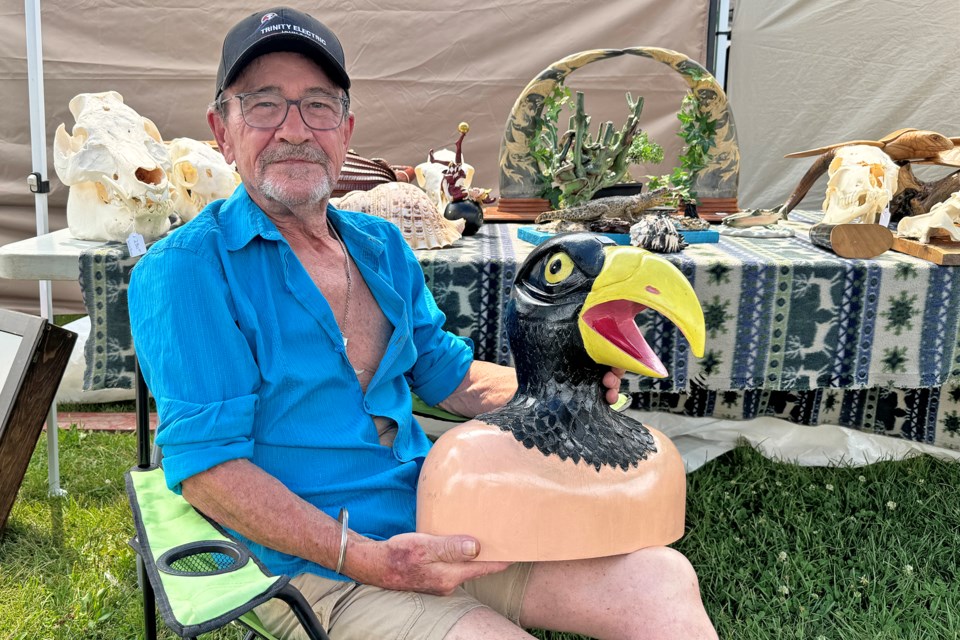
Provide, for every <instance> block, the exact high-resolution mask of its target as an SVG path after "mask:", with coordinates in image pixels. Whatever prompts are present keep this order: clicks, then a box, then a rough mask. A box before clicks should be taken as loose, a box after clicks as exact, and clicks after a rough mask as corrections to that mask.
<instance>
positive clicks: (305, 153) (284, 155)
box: [260, 147, 330, 165]
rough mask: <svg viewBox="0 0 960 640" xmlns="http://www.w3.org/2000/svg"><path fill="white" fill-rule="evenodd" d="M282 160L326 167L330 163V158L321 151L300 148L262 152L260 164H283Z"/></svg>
mask: <svg viewBox="0 0 960 640" xmlns="http://www.w3.org/2000/svg"><path fill="white" fill-rule="evenodd" d="M284 160H305V161H307V162H315V163H317V164H323V165H326V164H327V163H329V162H330V156H328V155H327V154H326V153H324V152H323V150H321V149H304V148H300V147H293V148H289V147H288V148H278V149H272V150H269V151H264V152H263V154H262V155H261V156H260V162H261V164H270V163H272V162H283V161H284Z"/></svg>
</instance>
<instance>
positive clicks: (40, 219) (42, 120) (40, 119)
mask: <svg viewBox="0 0 960 640" xmlns="http://www.w3.org/2000/svg"><path fill="white" fill-rule="evenodd" d="M25 10H26V17H27V84H28V90H29V95H30V141H31V148H32V150H33V173H31V174H30V176H29V177H28V178H27V184H28V185H29V187H30V190H31V191H32V192H33V193H34V196H35V197H34V202H35V204H36V209H37V235H38V236H42V235H44V234H46V233H49V232H50V225H49V220H48V217H47V193H48V192H49V191H50V183H49V181H48V180H47V134H46V126H47V123H46V117H45V113H46V109H45V106H44V103H43V51H42V49H41V42H42V40H41V38H40V0H25ZM40 315H41V316H42V317H43V318H45V319H46V320H47V321H48V322H53V289H52V287H51V283H50V281H49V280H41V281H40ZM47 487H48V491H49V494H50V495H51V496H63V495H65V494H66V492H65V491H64V490H63V489H61V488H60V453H59V448H58V444H57V405H56V401H54V403H53V404H52V405H50V412H49V413H48V414H47Z"/></svg>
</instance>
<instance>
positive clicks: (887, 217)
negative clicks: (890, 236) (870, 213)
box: [878, 205, 890, 227]
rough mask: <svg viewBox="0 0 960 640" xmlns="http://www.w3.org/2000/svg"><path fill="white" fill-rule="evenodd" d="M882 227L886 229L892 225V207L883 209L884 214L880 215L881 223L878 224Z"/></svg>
mask: <svg viewBox="0 0 960 640" xmlns="http://www.w3.org/2000/svg"><path fill="white" fill-rule="evenodd" d="M878 224H879V225H880V226H881V227H886V226H888V225H889V224H890V206H889V205H888V206H886V207H884V208H883V212H882V213H881V214H880V222H879V223H878Z"/></svg>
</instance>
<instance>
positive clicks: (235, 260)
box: [128, 185, 473, 577]
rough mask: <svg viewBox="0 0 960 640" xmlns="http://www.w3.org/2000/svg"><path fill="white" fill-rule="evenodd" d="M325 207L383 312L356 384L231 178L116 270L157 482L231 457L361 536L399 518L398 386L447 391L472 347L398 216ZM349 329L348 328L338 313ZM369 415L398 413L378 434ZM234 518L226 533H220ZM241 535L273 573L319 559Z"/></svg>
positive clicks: (315, 298) (410, 479) (407, 505)
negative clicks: (149, 407) (121, 277)
mask: <svg viewBox="0 0 960 640" xmlns="http://www.w3.org/2000/svg"><path fill="white" fill-rule="evenodd" d="M327 215H328V216H329V218H330V220H331V222H332V223H333V225H334V226H335V227H336V229H337V231H338V232H339V233H340V236H341V237H342V238H343V240H344V242H345V243H346V246H347V248H348V250H349V252H350V254H351V256H352V257H353V259H354V262H355V263H356V265H357V267H358V268H359V270H360V273H361V274H362V275H363V278H364V280H365V281H366V283H367V286H368V288H369V289H370V292H371V293H372V294H373V297H374V298H375V299H376V301H377V302H378V303H379V305H380V307H381V309H382V310H383V313H384V315H385V316H386V318H387V320H388V322H389V323H390V325H391V326H392V327H393V332H392V335H391V336H390V339H389V342H388V345H387V349H386V352H385V353H384V356H383V359H382V361H381V363H380V366H379V367H378V369H377V371H376V373H375V374H374V376H373V379H372V380H371V381H370V383H369V385H368V387H367V391H366V393H365V394H364V393H363V391H362V389H361V387H360V383H359V381H358V380H357V377H356V375H355V374H354V373H353V369H352V367H351V365H350V362H349V360H348V359H347V357H346V353H345V348H344V345H343V339H342V337H341V336H340V332H339V329H338V327H337V324H336V320H335V319H334V315H333V312H332V310H331V309H330V306H329V305H328V304H327V301H326V299H325V298H324V297H323V295H322V293H321V292H320V290H319V289H318V288H317V286H316V285H315V284H314V283H313V281H312V280H311V278H310V276H309V275H308V274H307V272H306V270H305V269H304V267H303V266H302V265H301V263H300V261H299V260H298V259H297V257H296V255H295V254H294V252H293V250H292V249H291V247H290V245H289V244H288V243H287V241H286V240H285V239H284V238H283V236H282V235H281V234H280V232H279V231H278V230H277V228H276V226H274V224H273V223H272V222H271V221H270V219H269V218H268V217H267V216H266V215H265V214H264V213H263V212H262V211H261V210H260V208H259V207H257V206H256V204H255V203H254V202H253V201H252V200H251V199H250V197H249V196H248V195H247V193H246V190H245V189H244V187H243V186H242V185H241V186H240V187H238V188H237V191H236V192H235V193H234V194H233V196H231V197H230V198H229V199H228V200H225V201H223V200H221V201H217V202H215V203H213V204H211V205H210V206H208V207H207V208H206V209H205V210H204V211H203V212H202V213H201V214H200V215H199V216H197V218H195V219H194V220H192V221H191V222H189V223H188V224H186V225H184V226H183V227H182V228H180V229H177V230H176V231H174V232H173V233H171V234H170V235H169V236H167V237H166V238H163V239H161V240H160V241H158V242H157V243H155V244H154V245H153V246H152V247H151V248H150V250H149V252H148V253H147V254H146V255H145V256H144V257H143V258H141V260H140V262H139V263H138V264H137V266H136V268H135V269H134V270H133V273H132V275H131V282H130V289H129V294H128V295H129V307H130V318H131V327H132V330H133V336H134V343H135V346H136V349H137V354H138V357H139V358H140V362H141V365H142V368H143V373H144V376H145V378H146V380H147V384H148V386H149V387H150V390H151V392H152V394H153V396H154V397H155V398H156V401H157V408H158V412H159V416H160V427H159V430H158V435H157V444H158V445H159V446H161V447H162V449H163V453H164V462H163V464H164V468H165V472H166V477H167V481H168V484H169V485H170V488H171V489H173V490H174V491H179V490H180V486H181V483H182V481H183V480H184V479H185V478H188V477H190V476H192V475H195V474H197V473H200V472H202V471H205V470H207V469H209V468H211V467H213V466H215V465H217V464H220V463H222V462H225V461H227V460H233V459H238V458H245V459H249V460H251V461H252V462H253V463H254V464H256V465H257V466H259V467H261V468H263V469H264V470H265V471H266V472H267V473H269V474H271V475H273V476H275V477H276V478H278V479H279V480H280V481H281V482H282V483H283V484H284V485H285V486H286V487H287V488H289V489H290V490H292V491H293V492H294V493H296V494H297V495H299V496H300V497H302V498H303V499H305V500H307V501H308V502H310V503H311V504H313V505H314V506H316V507H317V508H319V509H322V510H323V511H325V512H326V513H327V514H328V515H331V516H332V517H336V515H337V512H338V511H339V509H340V507H343V506H345V507H347V509H348V510H349V512H350V528H351V529H353V530H355V531H357V532H359V533H362V534H363V535H366V536H369V537H371V538H375V539H384V538H388V537H390V536H393V535H396V534H399V533H403V532H408V531H413V530H414V527H415V513H416V484H417V477H418V475H419V472H420V466H421V464H422V461H423V458H424V457H425V456H426V454H427V451H428V449H429V447H430V442H429V440H428V439H427V437H426V436H425V435H424V433H423V430H422V429H421V428H420V426H419V425H418V424H417V423H416V421H415V420H414V419H413V418H412V415H411V402H410V389H411V388H412V389H413V391H414V392H415V393H416V394H417V395H419V396H420V397H421V398H422V399H423V400H425V401H426V402H427V403H428V404H436V403H437V402H440V401H441V400H443V399H444V398H446V397H447V396H448V395H449V394H450V393H451V392H452V391H453V390H454V389H456V387H457V386H458V384H459V383H460V381H461V380H462V379H463V376H464V375H465V373H466V371H467V369H468V368H469V366H470V362H471V361H472V357H473V353H472V347H471V345H470V344H469V341H465V340H463V339H461V338H458V337H456V336H453V335H452V334H449V333H447V332H445V331H444V330H443V329H442V326H443V322H444V320H445V318H444V316H443V314H442V313H441V312H440V310H439V309H438V308H437V306H436V303H435V302H434V300H433V297H432V296H431V295H430V291H429V290H428V289H427V288H426V286H425V284H424V278H423V272H422V271H421V269H420V265H419V263H418V262H417V260H416V258H415V257H414V255H413V252H412V251H411V250H410V248H409V247H408V246H407V244H406V243H405V242H404V240H403V238H402V236H401V235H400V233H399V230H398V229H397V228H396V227H395V226H394V225H392V224H391V223H389V222H386V221H384V220H382V219H380V218H375V217H372V216H367V215H364V214H359V213H354V212H348V211H339V210H337V209H335V208H333V207H329V208H328V209H327ZM351 329H352V330H354V331H355V330H356V329H355V328H351ZM373 416H386V417H388V418H390V419H392V420H394V421H395V422H396V423H397V425H398V430H397V435H396V439H395V441H394V443H393V446H392V447H385V446H383V445H381V444H380V443H379V438H378V434H377V429H376V426H375V424H374V421H373ZM234 533H235V532H234ZM246 542H248V543H249V544H250V546H251V549H252V551H253V552H254V553H255V554H256V555H257V556H259V557H260V558H261V560H263V561H264V563H265V564H266V565H267V566H268V568H270V570H271V571H273V572H274V573H285V574H287V575H296V574H298V573H302V572H304V571H311V572H314V573H318V574H321V575H326V576H329V577H336V575H335V574H333V572H331V571H328V570H326V569H324V568H323V567H320V566H319V565H316V564H313V563H310V562H307V561H306V560H303V559H300V558H295V557H293V556H289V555H286V554H282V553H279V552H277V551H273V550H271V549H267V548H264V547H262V546H260V545H257V544H253V543H252V542H250V541H246Z"/></svg>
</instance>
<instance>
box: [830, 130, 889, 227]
mask: <svg viewBox="0 0 960 640" xmlns="http://www.w3.org/2000/svg"><path fill="white" fill-rule="evenodd" d="M898 172H899V168H898V167H897V165H896V164H895V163H894V162H893V160H891V159H890V156H888V155H887V154H885V153H884V152H883V151H881V150H880V149H878V148H877V147H870V146H867V145H859V144H854V145H848V146H846V147H840V148H838V149H837V150H836V154H835V156H834V159H833V162H831V163H830V168H829V169H827V174H828V175H829V176H830V180H829V181H828V182H827V193H826V198H825V199H824V201H823V222H824V223H825V224H844V223H848V222H854V221H857V220H858V219H859V221H860V222H865V223H868V224H870V223H874V222H876V221H877V216H878V215H879V214H880V212H882V211H883V210H884V208H885V207H886V206H887V204H888V203H889V202H890V199H891V198H892V197H893V194H894V193H895V192H896V190H897V173H898Z"/></svg>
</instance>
